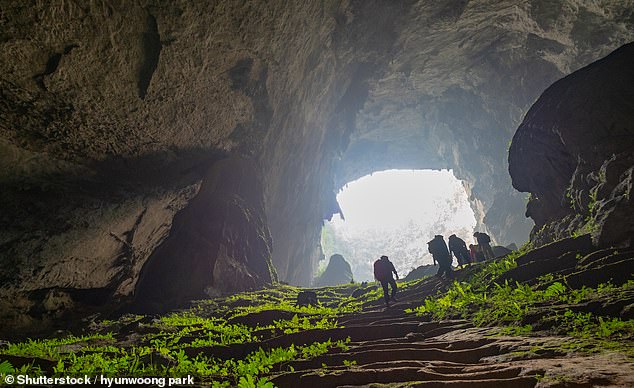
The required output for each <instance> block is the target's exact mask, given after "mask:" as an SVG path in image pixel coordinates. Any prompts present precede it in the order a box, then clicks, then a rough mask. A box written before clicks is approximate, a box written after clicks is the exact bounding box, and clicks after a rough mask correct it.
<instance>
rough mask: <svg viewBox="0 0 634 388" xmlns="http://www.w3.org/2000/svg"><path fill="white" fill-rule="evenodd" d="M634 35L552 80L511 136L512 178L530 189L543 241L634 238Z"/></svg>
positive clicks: (536, 233)
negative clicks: (585, 236)
mask: <svg viewBox="0 0 634 388" xmlns="http://www.w3.org/2000/svg"><path fill="white" fill-rule="evenodd" d="M632 147H634V43H629V44H627V45H624V46H623V47H621V48H619V49H617V50H616V51H614V52H613V53H611V54H610V55H608V56H607V57H605V58H603V59H601V60H599V61H597V62H594V63H592V64H591V65H588V66H587V67H584V68H583V69H580V70H578V71H576V72H574V73H572V74H571V75H569V76H567V77H565V78H564V79H562V80H560V81H557V82H556V83H555V84H553V85H552V86H551V87H549V88H548V89H547V90H546V91H545V92H544V93H543V94H542V95H541V96H540V98H539V99H538V100H537V102H536V103H535V104H534V105H533V106H532V107H531V109H530V110H529V111H528V113H527V114H526V117H525V118H524V121H523V122H522V124H521V125H520V127H519V128H518V130H517V133H516V134H515V136H514V137H513V143H512V144H511V149H510V152H509V172H510V174H511V177H512V178H513V186H514V187H516V188H517V189H518V190H520V191H524V192H530V193H531V199H530V201H529V203H528V207H527V212H526V213H527V215H529V216H530V217H531V218H533V220H535V228H534V229H533V235H532V239H533V240H534V241H536V242H538V243H544V242H549V241H551V240H554V239H559V238H563V237H568V236H570V235H571V234H581V233H591V234H592V237H593V241H594V243H595V244H597V245H599V246H611V245H631V243H632V236H633V235H634V221H632V219H631V215H632V211H633V210H634V207H633V206H634V205H633V202H632V199H631V196H630V193H631V190H632V171H633V170H634V157H633V156H632V155H633V153H632Z"/></svg>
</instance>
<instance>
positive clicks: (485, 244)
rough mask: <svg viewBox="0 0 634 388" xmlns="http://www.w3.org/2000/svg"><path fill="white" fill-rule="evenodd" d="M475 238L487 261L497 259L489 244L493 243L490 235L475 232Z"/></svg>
mask: <svg viewBox="0 0 634 388" xmlns="http://www.w3.org/2000/svg"><path fill="white" fill-rule="evenodd" d="M473 237H475V239H476V241H477V242H478V246H479V247H480V250H481V251H482V253H483V254H484V259H485V260H489V259H492V258H493V257H495V255H494V254H493V249H491V245H489V243H490V242H491V237H489V235H488V234H486V233H482V232H475V233H474V234H473Z"/></svg>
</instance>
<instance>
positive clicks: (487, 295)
mask: <svg viewBox="0 0 634 388" xmlns="http://www.w3.org/2000/svg"><path fill="white" fill-rule="evenodd" d="M525 249H528V248H525ZM519 255H520V253H519V252H514V253H512V254H510V255H508V256H506V257H504V258H502V259H499V260H497V261H493V262H491V263H488V264H486V265H485V266H483V268H481V269H480V270H479V271H478V272H477V273H475V274H474V275H473V276H471V277H470V278H469V279H468V280H467V281H463V282H458V281H455V282H453V284H451V286H450V287H449V288H448V289H447V290H446V291H445V292H443V293H440V294H438V295H436V296H431V297H428V298H426V299H425V300H424V302H423V304H422V305H421V306H419V307H417V308H415V309H410V310H408V311H409V312H414V313H416V314H417V315H419V316H420V315H427V316H429V317H431V318H432V319H449V318H463V319H469V320H471V321H472V322H473V323H474V324H475V325H477V326H491V325H502V326H503V329H502V330H501V334H507V335H527V334H529V333H530V332H532V331H533V329H534V327H533V325H532V324H531V323H538V324H541V325H544V326H547V327H549V328H550V329H551V330H553V331H555V332H557V333H558V334H566V335H569V336H571V337H573V338H575V339H579V340H586V341H587V340H592V341H594V342H595V344H596V345H597V346H596V347H602V348H606V349H620V350H624V351H625V352H627V353H632V352H633V351H634V348H632V347H631V346H630V345H628V343H630V341H629V340H631V339H632V338H634V321H632V320H626V321H623V320H621V319H619V318H610V317H602V316H597V315H594V314H592V313H590V312H580V311H581V310H583V308H584V306H585V305H587V302H590V301H594V300H598V299H601V298H605V297H607V296H611V297H617V298H618V297H619V296H625V295H626V294H627V293H631V291H632V290H634V280H630V281H629V282H627V283H625V284H623V285H621V286H618V287H617V286H615V285H613V284H611V283H605V284H600V285H599V286H597V288H589V287H585V286H584V287H581V288H580V289H572V288H570V287H569V286H567V285H566V282H565V278H561V279H558V280H559V281H555V277H554V275H552V274H547V275H544V276H542V277H540V278H538V279H537V283H536V284H534V285H532V286H531V285H528V284H521V283H518V282H509V281H508V280H505V281H498V278H499V276H500V275H502V274H503V273H504V272H506V271H508V270H509V269H512V268H514V267H516V266H517V264H516V262H515V260H516V258H517V257H518V256H519ZM578 310H579V311H578ZM527 322H531V323H527ZM546 323H548V324H546ZM624 340H628V341H624Z"/></svg>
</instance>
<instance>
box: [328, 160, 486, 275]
mask: <svg viewBox="0 0 634 388" xmlns="http://www.w3.org/2000/svg"><path fill="white" fill-rule="evenodd" d="M337 201H338V202H339V205H340V207H341V210H342V212H343V215H344V218H345V220H342V219H341V218H340V217H339V215H335V216H334V217H333V219H332V221H331V222H328V221H325V224H324V227H323V229H322V236H321V244H322V249H323V251H324V255H325V257H326V260H324V261H323V262H321V263H320V270H321V269H323V268H324V267H325V266H326V265H327V264H328V258H329V257H330V256H331V255H333V254H335V253H339V254H341V255H343V257H344V258H345V259H346V260H347V261H348V262H349V263H350V266H351V267H352V274H353V276H354V280H355V281H365V280H368V281H369V280H373V273H372V264H373V262H374V260H376V259H377V258H379V257H380V256H381V255H387V256H389V257H390V260H391V261H392V262H393V263H394V265H395V266H396V269H397V270H398V271H399V274H400V275H401V277H405V276H406V275H407V274H408V273H409V272H410V271H411V270H412V269H414V268H416V267H418V266H421V265H425V264H432V258H431V255H430V254H429V253H428V252H427V242H428V241H429V240H431V239H432V238H433V237H434V235H436V234H442V235H443V236H444V237H445V241H446V240H447V237H448V236H449V235H451V234H456V235H457V236H458V237H460V238H462V239H463V240H465V241H469V240H471V239H472V237H471V236H472V235H473V232H474V227H475V224H476V221H475V217H474V214H473V210H472V209H471V206H470V205H469V201H468V198H467V193H466V192H465V189H464V187H463V185H462V182H461V181H460V180H458V179H457V178H456V177H455V176H454V175H453V172H452V171H451V170H441V171H438V170H389V171H382V172H377V173H374V174H371V175H367V176H365V177H362V178H360V179H358V180H356V181H353V182H350V183H348V184H347V185H346V186H345V187H344V188H343V189H342V190H341V191H340V192H339V194H338V195H337Z"/></svg>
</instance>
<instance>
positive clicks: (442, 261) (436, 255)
mask: <svg viewBox="0 0 634 388" xmlns="http://www.w3.org/2000/svg"><path fill="white" fill-rule="evenodd" d="M427 250H428V251H429V253H431V256H432V257H433V259H434V265H436V263H438V265H439V268H438V272H437V273H436V276H442V274H443V273H444V274H446V276H447V277H451V275H452V274H451V272H452V270H451V261H452V260H451V255H450V254H449V249H447V244H445V239H444V238H443V237H442V236H441V235H439V234H437V235H436V236H434V239H433V240H431V241H430V242H428V243H427Z"/></svg>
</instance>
